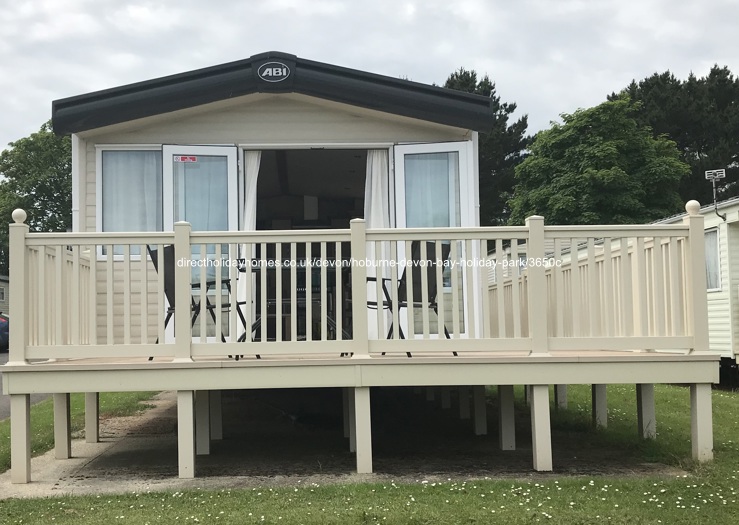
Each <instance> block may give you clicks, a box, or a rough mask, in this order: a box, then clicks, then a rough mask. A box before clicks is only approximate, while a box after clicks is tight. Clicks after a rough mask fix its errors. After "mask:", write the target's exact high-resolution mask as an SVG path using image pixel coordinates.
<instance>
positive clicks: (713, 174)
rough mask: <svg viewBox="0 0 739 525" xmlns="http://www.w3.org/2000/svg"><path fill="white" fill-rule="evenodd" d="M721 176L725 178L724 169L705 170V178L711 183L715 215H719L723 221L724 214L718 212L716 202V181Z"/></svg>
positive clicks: (724, 218)
mask: <svg viewBox="0 0 739 525" xmlns="http://www.w3.org/2000/svg"><path fill="white" fill-rule="evenodd" d="M723 178H726V170H724V169H720V170H707V171H706V180H710V181H711V183H712V184H713V211H714V212H716V215H718V216H719V217H721V218H722V219H723V220H724V222H725V221H726V215H725V214H724V215H721V214H720V213H719V212H718V203H717V202H716V181H717V180H719V179H723Z"/></svg>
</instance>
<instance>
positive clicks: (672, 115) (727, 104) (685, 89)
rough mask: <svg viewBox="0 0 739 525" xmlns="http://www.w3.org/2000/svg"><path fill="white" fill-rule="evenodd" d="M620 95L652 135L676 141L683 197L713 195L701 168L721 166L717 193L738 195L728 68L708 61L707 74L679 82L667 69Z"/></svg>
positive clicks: (738, 138) (735, 97) (737, 147)
mask: <svg viewBox="0 0 739 525" xmlns="http://www.w3.org/2000/svg"><path fill="white" fill-rule="evenodd" d="M623 94H626V95H628V96H629V98H630V99H631V100H632V102H633V103H634V107H635V109H636V113H635V117H636V119H637V121H639V122H640V123H642V124H644V125H647V126H650V127H651V128H652V130H653V132H654V134H655V136H659V135H662V134H664V135H667V136H668V137H669V138H670V139H672V140H674V141H675V142H676V143H677V146H678V149H679V150H680V153H681V158H682V160H683V161H684V162H686V163H687V164H689V165H690V172H689V173H688V174H687V175H686V176H685V177H684V178H683V179H682V180H681V181H680V196H681V198H682V199H683V201H687V200H690V199H697V200H699V201H700V202H702V203H706V202H710V201H712V200H713V188H712V186H711V184H709V183H708V182H707V181H706V180H705V171H706V170H713V169H720V168H724V169H726V179H725V180H724V181H723V184H722V188H721V192H720V197H721V198H728V197H732V196H735V195H739V79H737V78H735V77H734V76H733V75H732V73H731V71H729V69H728V68H727V67H723V68H719V67H718V65H715V66H713V68H711V71H710V72H709V74H708V76H706V77H702V78H696V76H695V75H693V74H691V75H690V76H689V77H688V79H687V80H686V81H681V80H678V79H676V78H675V76H674V75H673V74H672V73H670V72H669V71H666V72H664V73H661V74H658V73H655V74H653V75H652V76H650V77H647V78H645V79H643V80H641V81H640V82H639V83H637V82H636V81H632V82H631V84H629V85H628V86H627V87H626V88H625V89H624V90H623V91H622V92H621V93H620V94H615V93H614V94H612V95H611V96H610V97H609V99H610V100H615V99H618V98H620V97H621V96H622V95H623Z"/></svg>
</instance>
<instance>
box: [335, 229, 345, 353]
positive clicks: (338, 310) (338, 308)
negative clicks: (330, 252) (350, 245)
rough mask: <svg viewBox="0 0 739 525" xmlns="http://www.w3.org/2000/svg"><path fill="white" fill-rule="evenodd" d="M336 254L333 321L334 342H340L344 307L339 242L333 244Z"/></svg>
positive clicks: (342, 333) (342, 336)
mask: <svg viewBox="0 0 739 525" xmlns="http://www.w3.org/2000/svg"><path fill="white" fill-rule="evenodd" d="M334 246H335V249H334V253H336V275H334V277H335V278H336V295H335V296H334V319H335V320H336V340H337V341H341V340H343V339H344V316H343V315H342V314H343V311H342V310H343V305H344V300H343V297H344V290H343V289H342V286H341V277H342V275H343V271H344V266H343V264H342V259H341V242H336V243H334Z"/></svg>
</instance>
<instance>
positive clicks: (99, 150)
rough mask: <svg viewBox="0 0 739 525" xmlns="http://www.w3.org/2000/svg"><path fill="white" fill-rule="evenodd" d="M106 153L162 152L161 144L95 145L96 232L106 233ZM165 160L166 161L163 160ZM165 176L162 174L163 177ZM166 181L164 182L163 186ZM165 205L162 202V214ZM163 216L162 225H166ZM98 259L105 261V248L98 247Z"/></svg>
mask: <svg viewBox="0 0 739 525" xmlns="http://www.w3.org/2000/svg"><path fill="white" fill-rule="evenodd" d="M104 151H162V145H161V144H95V230H96V231H97V232H98V233H105V231H104V230H103V152H104ZM162 160H164V159H162ZM163 176H164V174H162V177H163ZM163 183H164V181H162V184H163ZM162 201H164V186H163V185H162ZM163 210H164V203H163V202H162V212H163ZM163 221H164V216H162V224H164V222H163ZM96 251H97V259H98V260H105V259H106V257H107V256H106V255H104V254H103V247H102V246H98V247H97V250H96ZM140 257H141V256H140V255H131V256H130V260H131V261H137V260H140ZM113 260H114V261H118V260H120V261H122V260H123V256H122V255H114V256H113Z"/></svg>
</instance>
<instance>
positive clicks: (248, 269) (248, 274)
mask: <svg viewBox="0 0 739 525" xmlns="http://www.w3.org/2000/svg"><path fill="white" fill-rule="evenodd" d="M242 248H243V250H244V251H243V252H242V256H243V257H244V275H241V276H239V278H240V279H244V287H243V288H244V296H243V297H241V298H240V299H242V300H243V301H244V305H243V306H244V309H243V310H242V313H243V314H244V325H245V328H244V341H247V342H251V340H252V335H251V334H252V329H251V327H252V324H253V322H254V321H253V318H254V317H255V315H254V314H252V311H253V310H252V297H253V296H254V285H255V284H256V283H255V280H256V277H255V275H254V272H255V270H256V269H255V267H254V264H255V262H256V261H254V246H253V245H252V244H246V243H245V244H244V245H243V246H242ZM256 309H257V308H256V305H254V310H256Z"/></svg>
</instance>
